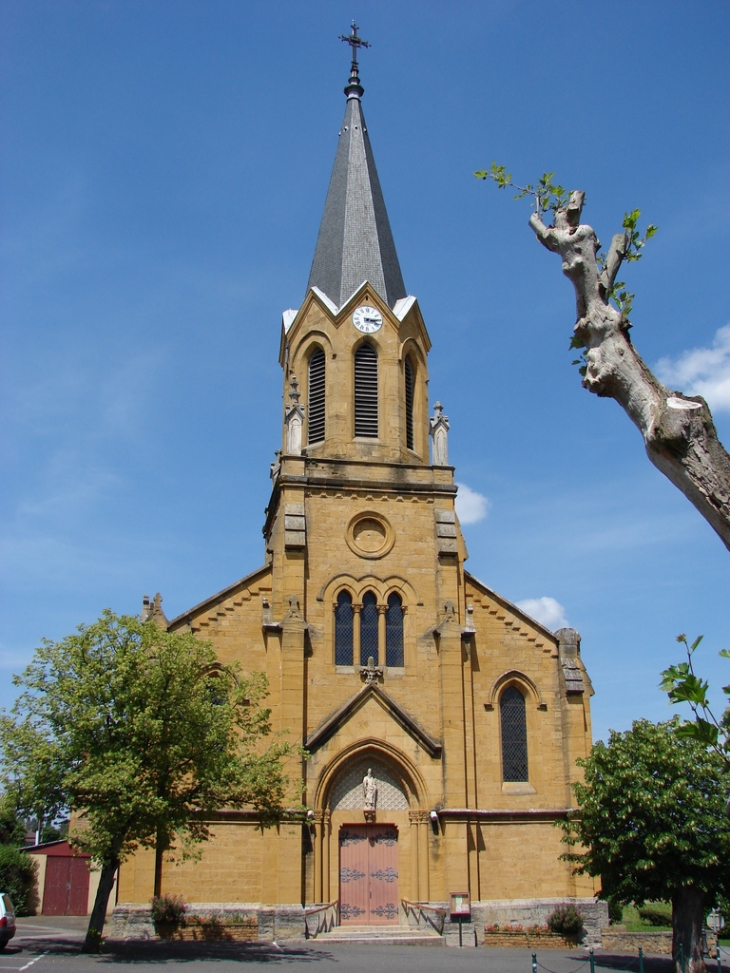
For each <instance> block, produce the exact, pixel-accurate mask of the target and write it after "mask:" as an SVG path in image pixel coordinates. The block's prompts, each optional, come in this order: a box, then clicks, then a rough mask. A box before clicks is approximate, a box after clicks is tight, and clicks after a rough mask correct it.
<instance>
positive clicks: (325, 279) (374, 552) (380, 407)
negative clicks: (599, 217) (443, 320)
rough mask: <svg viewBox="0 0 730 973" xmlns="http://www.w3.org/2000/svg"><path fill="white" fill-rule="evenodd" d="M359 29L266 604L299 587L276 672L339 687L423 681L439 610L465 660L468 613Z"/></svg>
mask: <svg viewBox="0 0 730 973" xmlns="http://www.w3.org/2000/svg"><path fill="white" fill-rule="evenodd" d="M357 30H358V28H357V26H356V25H355V24H353V27H352V31H351V33H350V35H349V36H347V37H343V38H342V40H345V41H347V42H348V43H349V44H350V46H351V48H352V64H351V69H350V76H349V79H348V82H347V84H346V85H345V89H344V92H345V98H346V104H345V116H344V119H343V122H342V127H341V129H340V132H339V140H338V145H337V151H336V153H335V161H334V166H333V169H332V175H331V178H330V183H329V188H328V191H327V197H326V200H325V205H324V212H323V215H322V221H321V225H320V228H319V234H318V236H317V243H316V246H315V251H314V258H313V260H312V268H311V272H310V275H309V282H308V285H307V291H306V294H305V296H304V300H303V302H302V305H301V307H299V308H298V309H297V310H288V311H285V312H284V314H283V317H282V329H281V342H280V349H279V362H280V364H281V367H282V371H283V392H284V397H283V398H284V400H283V410H282V431H281V450H280V451H279V452H277V460H276V462H275V463H274V464H273V465H272V480H273V488H272V494H271V500H270V502H269V506H268V508H267V518H266V524H265V527H264V535H265V538H266V549H267V559H268V562H269V564H270V565H271V567H272V578H273V583H272V606H271V607H272V617H273V618H284V621H282V623H281V624H282V626H284V628H286V626H287V625H288V624H290V623H291V624H293V622H294V619H295V614H292V606H293V605H294V602H293V601H292V598H296V600H297V605H298V606H299V607H298V610H299V612H300V615H299V616H298V621H299V622H303V623H304V628H303V629H302V628H301V627H300V628H299V629H297V631H296V632H295V633H293V634H292V637H291V639H290V641H288V642H287V641H286V639H285V638H284V632H283V630H282V636H281V638H282V642H281V645H282V651H283V652H284V646H285V644H286V645H287V647H288V648H287V650H286V652H287V653H288V652H291V653H292V654H291V655H290V656H289V659H290V661H289V662H288V663H286V665H285V660H284V656H282V673H284V672H288V671H289V668H291V671H292V672H293V671H294V670H296V671H297V672H299V669H300V668H301V667H302V666H303V667H304V669H307V670H309V671H310V672H317V673H318V674H319V675H318V677H317V678H322V679H330V678H333V679H335V681H336V683H337V684H339V681H340V680H342V681H343V683H342V692H345V691H346V689H347V687H348V686H350V683H351V682H352V680H353V679H354V683H353V684H352V685H353V686H355V687H356V686H358V685H359V684H360V669H361V668H363V667H364V668H367V667H368V665H369V664H371V668H373V669H376V668H377V669H378V671H380V670H381V669H383V667H385V670H389V671H390V672H391V678H398V679H400V680H401V682H402V681H403V680H404V679H405V680H406V682H407V681H408V680H409V679H413V680H419V679H421V680H422V679H423V673H422V672H420V673H419V670H420V669H421V666H422V664H423V660H419V651H420V650H419V649H418V647H417V637H416V635H417V633H420V632H423V631H425V630H428V629H429V627H432V628H435V627H436V626H439V625H440V624H441V623H442V622H443V621H444V620H445V622H444V625H445V628H444V635H443V637H442V642H443V644H444V645H446V644H447V643H448V638H447V635H446V629H448V628H449V625H451V624H452V622H453V627H454V631H455V632H456V633H457V634H456V636H455V639H456V642H455V645H456V648H455V649H454V658H458V659H460V658H461V657H460V651H461V649H460V634H459V633H460V631H461V629H460V627H459V626H460V625H461V624H463V616H464V612H465V601H464V569H463V565H464V560H465V557H466V550H465V548H464V544H463V540H462V538H461V532H460V530H459V526H458V522H457V519H456V514H455V509H454V500H455V496H456V485H455V483H454V476H453V468H452V467H450V466H448V458H447V455H448V454H447V449H446V437H447V433H448V420H447V419H446V417H445V416H443V415H442V414H441V411H440V406H439V408H438V409H437V410H436V416H435V417H432V418H430V417H429V403H428V354H429V351H430V349H431V341H430V339H429V336H428V331H427V330H426V326H425V324H424V321H423V317H422V315H421V311H420V308H419V306H418V301H417V300H416V298H415V297H413V296H411V295H408V293H407V291H406V288H405V285H404V283H403V275H402V273H401V268H400V262H399V260H398V254H397V252H396V248H395V242H394V240H393V233H392V231H391V227H390V221H389V219H388V213H387V210H386V207H385V200H384V197H383V191H382V189H381V186H380V180H379V178H378V173H377V169H376V167H375V159H374V156H373V150H372V146H371V143H370V136H369V134H368V129H367V125H366V122H365V117H364V114H363V110H362V97H363V87H362V84H361V82H360V76H359V66H358V61H357V54H358V51H359V50H360V49H362V48H364V47H367V46H369V45H368V44H367V42H366V41H363V40H362V39H361V38H360V37H359V36H358V33H357ZM432 439H433V450H432V448H431V440H432ZM338 619H339V621H338ZM338 625H340V629H339V634H338V631H337V630H336V629H337V626H338ZM342 625H345V627H346V630H347V632H349V633H350V634H347V633H346V632H345V629H342ZM396 630H397V631H398V632H400V633H401V634H399V635H397V636H395V635H393V632H395V631H396ZM389 632H390V633H391V634H388V633H389ZM343 633H345V634H343ZM439 637H441V636H439ZM292 639H293V641H292ZM302 639H304V643H307V642H308V644H309V646H310V648H309V650H307V649H306V645H305V644H304V643H302V645H299V642H301V640H302ZM394 639H395V641H394ZM431 641H433V638H432V639H431ZM396 643H397V645H396ZM295 645H296V648H295ZM307 651H309V655H307ZM284 654H286V653H284ZM450 657H451V655H450V653H449V652H446V651H444V652H442V653H441V659H442V665H443V660H448V659H450ZM371 660H372V662H371ZM430 675H431V677H432V678H436V676H435V675H434V673H431V674H430ZM301 676H302V678H305V677H304V674H303V670H302V673H301ZM282 678H283V676H282ZM297 678H299V676H297ZM383 678H387V672H386V673H385V675H384V676H383ZM348 680H349V682H348ZM405 684H406V683H403V686H405ZM351 688H352V687H351ZM293 698H294V694H292V699H293ZM296 722H297V721H296V720H295V721H294V724H296Z"/></svg>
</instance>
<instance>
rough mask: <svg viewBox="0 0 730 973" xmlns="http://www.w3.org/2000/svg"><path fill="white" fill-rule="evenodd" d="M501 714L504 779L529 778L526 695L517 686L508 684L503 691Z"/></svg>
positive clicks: (500, 702) (500, 706)
mask: <svg viewBox="0 0 730 973" xmlns="http://www.w3.org/2000/svg"><path fill="white" fill-rule="evenodd" d="M499 715H500V721H501V726H502V780H504V781H518V780H523V781H524V780H528V779H529V778H528V776H527V719H526V716H525V697H524V696H523V695H522V693H521V692H520V691H519V689H518V688H517V687H516V686H508V687H507V689H505V691H504V692H503V693H502V698H501V699H500V701H499Z"/></svg>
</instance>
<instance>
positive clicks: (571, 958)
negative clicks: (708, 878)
mask: <svg viewBox="0 0 730 973" xmlns="http://www.w3.org/2000/svg"><path fill="white" fill-rule="evenodd" d="M84 930H85V921H84V920H71V919H65V918H64V919H58V920H55V919H51V918H49V917H38V918H37V919H34V920H20V921H19V922H18V932H17V935H16V938H15V939H13V940H12V941H11V942H10V943H9V944H8V946H7V947H6V949H5V950H4V951H3V952H0V973H5V971H16V973H24V971H26V970H32V973H76V971H78V973H87V971H89V973H90V971H92V970H96V971H98V973H103V971H104V970H110V969H112V968H118V969H120V970H121V969H123V968H127V969H129V968H139V967H149V968H150V969H155V968H158V969H163V968H164V971H165V973H171V971H177V970H179V971H180V973H183V971H184V973H232V971H234V970H240V968H241V966H243V965H246V966H248V967H255V968H256V967H260V968H261V969H263V968H264V967H269V968H270V969H271V971H272V973H279V971H280V973H315V970H316V973H532V957H531V953H530V952H529V950H521V949H474V948H466V947H465V948H464V949H456V948H446V947H436V948H434V947H419V946H385V945H381V944H378V943H373V944H372V945H367V946H365V945H361V944H346V943H340V944H334V943H333V944H327V945H324V944H322V943H321V942H317V941H311V942H308V943H288V944H286V943H285V944H283V945H281V946H274V945H272V944H268V943H267V944H265V945H257V944H250V943H246V944H239V943H211V944H206V943H160V942H113V941H107V943H106V944H105V949H104V952H102V953H101V954H100V955H98V956H86V955H82V954H81V953H80V952H79V948H80V945H81V941H82V940H83V934H84ZM710 963H711V966H710V968H711V969H712V970H713V973H715V971H716V970H717V965H716V961H710ZM629 969H630V970H633V971H634V973H638V959H637V958H633V960H632V957H630V956H608V955H606V954H602V953H596V954H595V973H619V971H624V970H629ZM644 971H645V973H671V963H670V961H669V959H667V958H655V957H647V958H646V959H645V961H644ZM537 973H590V963H589V958H588V956H587V954H586V953H585V951H581V950H573V951H561V950H545V951H544V952H542V953H538V954H537ZM722 973H730V951H727V950H726V951H725V956H724V963H723V969H722Z"/></svg>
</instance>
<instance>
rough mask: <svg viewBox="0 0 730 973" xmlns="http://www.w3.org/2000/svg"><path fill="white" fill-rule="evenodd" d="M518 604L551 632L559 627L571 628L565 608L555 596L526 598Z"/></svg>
mask: <svg viewBox="0 0 730 973" xmlns="http://www.w3.org/2000/svg"><path fill="white" fill-rule="evenodd" d="M516 605H517V607H518V608H521V609H522V611H523V612H525V614H527V615H530V617H531V618H534V619H536V620H537V621H538V622H540V623H541V624H543V625H544V626H545V628H547V629H550V631H551V632H555V631H557V629H559V628H569V625H568V619H567V618H566V617H565V609H564V608H563V606H562V605H561V604H560V602H559V601H556V600H555V598H547V597H545V598H525V599H524V600H523V601H518V602H516Z"/></svg>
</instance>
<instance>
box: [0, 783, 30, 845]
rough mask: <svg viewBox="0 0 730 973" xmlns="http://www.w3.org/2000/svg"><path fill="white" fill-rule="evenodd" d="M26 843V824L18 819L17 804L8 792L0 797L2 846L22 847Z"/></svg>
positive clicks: (0, 843)
mask: <svg viewBox="0 0 730 973" xmlns="http://www.w3.org/2000/svg"><path fill="white" fill-rule="evenodd" d="M24 843H25V824H24V823H23V822H22V821H21V819H20V818H19V817H18V812H17V810H16V808H15V802H14V801H13V800H12V796H11V795H10V794H8V793H7V792H6V793H5V794H3V795H2V796H1V797H0V845H15V846H17V847H22V845H23V844H24Z"/></svg>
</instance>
